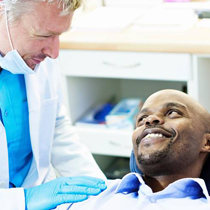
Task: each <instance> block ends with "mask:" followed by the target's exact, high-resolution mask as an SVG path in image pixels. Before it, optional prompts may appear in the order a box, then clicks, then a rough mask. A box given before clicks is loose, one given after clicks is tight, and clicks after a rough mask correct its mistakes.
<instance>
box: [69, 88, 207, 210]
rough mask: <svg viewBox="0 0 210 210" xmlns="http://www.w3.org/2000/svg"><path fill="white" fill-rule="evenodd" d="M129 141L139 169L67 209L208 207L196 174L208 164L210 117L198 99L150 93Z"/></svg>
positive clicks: (169, 92)
mask: <svg viewBox="0 0 210 210" xmlns="http://www.w3.org/2000/svg"><path fill="white" fill-rule="evenodd" d="M132 141H133V149H134V154H135V159H133V161H135V160H136V163H137V167H138V170H139V173H130V174H127V175H126V176H125V177H124V178H123V179H122V180H114V181H108V182H107V185H108V189H107V190H106V191H104V192H103V193H102V194H100V195H99V196H97V197H95V198H94V197H93V198H91V199H89V200H87V201H85V202H84V203H78V204H73V205H71V208H70V209H71V210H74V209H75V210H76V209H86V210H95V209H97V210H107V209H120V210H127V209H132V210H139V209H140V210H162V209H170V210H177V209H181V210H182V209H190V210H198V209H199V210H209V209H210V197H209V193H208V191H207V187H206V185H205V182H204V180H203V179H202V178H200V177H201V174H202V173H203V172H204V171H202V170H204V168H209V166H207V167H206V166H205V164H207V160H208V158H209V153H210V115H209V113H208V112H207V111H206V110H205V109H204V108H203V107H202V106H201V105H200V104H199V103H198V102H197V101H195V100H194V99H192V98H191V97H189V96H188V95H187V94H185V93H182V92H180V91H177V90H163V91H159V92H156V93H154V94H153V95H151V96H150V97H149V98H148V99H147V100H146V102H145V103H144V105H143V107H142V109H141V111H140V113H139V115H138V117H137V119H136V129H135V131H134V132H133V136H132ZM208 170H209V169H208ZM208 176H209V175H208Z"/></svg>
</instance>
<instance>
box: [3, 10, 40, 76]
mask: <svg viewBox="0 0 210 210" xmlns="http://www.w3.org/2000/svg"><path fill="white" fill-rule="evenodd" d="M5 21H6V28H7V35H8V38H9V42H10V46H11V48H12V51H10V52H8V53H7V54H6V55H5V56H4V57H1V56H0V67H1V68H2V69H5V70H8V71H10V72H11V73H12V74H35V71H36V69H37V68H38V66H39V65H36V68H35V70H34V71H33V70H32V69H31V68H30V67H29V66H28V65H27V64H26V63H25V61H24V60H23V58H22V57H21V56H20V54H19V53H18V51H17V50H15V49H14V48H13V45H12V41H11V36H10V33H9V26H8V20H7V10H6V9H5Z"/></svg>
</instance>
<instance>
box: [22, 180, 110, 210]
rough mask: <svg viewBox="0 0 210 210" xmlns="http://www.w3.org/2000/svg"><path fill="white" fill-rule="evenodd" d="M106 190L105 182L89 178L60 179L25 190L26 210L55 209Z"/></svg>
mask: <svg viewBox="0 0 210 210" xmlns="http://www.w3.org/2000/svg"><path fill="white" fill-rule="evenodd" d="M105 189H106V185H105V182H104V181H103V180H101V179H98V178H93V177H88V176H78V177H60V178H58V179H55V180H53V181H50V182H47V183H45V184H42V185H39V186H36V187H32V188H28V189H25V190H24V192H25V200H26V210H40V209H42V210H45V209H47V210H48V209H53V208H55V207H56V206H57V205H60V204H63V203H74V202H80V201H84V200H86V199H87V198H88V196H89V195H98V194H99V193H101V192H102V191H103V190H105Z"/></svg>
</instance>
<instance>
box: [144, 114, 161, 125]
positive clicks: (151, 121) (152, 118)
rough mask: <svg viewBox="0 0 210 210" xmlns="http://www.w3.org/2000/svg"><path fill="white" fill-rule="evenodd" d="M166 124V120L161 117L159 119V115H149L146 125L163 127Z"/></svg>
mask: <svg viewBox="0 0 210 210" xmlns="http://www.w3.org/2000/svg"><path fill="white" fill-rule="evenodd" d="M163 123H164V120H163V119H162V118H161V117H158V116H157V115H149V116H148V117H147V118H146V120H145V124H146V125H161V124H163Z"/></svg>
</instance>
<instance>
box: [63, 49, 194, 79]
mask: <svg viewBox="0 0 210 210" xmlns="http://www.w3.org/2000/svg"><path fill="white" fill-rule="evenodd" d="M60 61H61V67H62V72H63V74H65V75H68V76H76V77H101V78H124V79H146V80H172V81H187V80H189V79H190V69H191V55H190V54H178V53H145V52H144V53H142V52H116V51H114V52H113V51H85V50H84V51H83V50H81V51H80V50H61V51H60Z"/></svg>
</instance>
